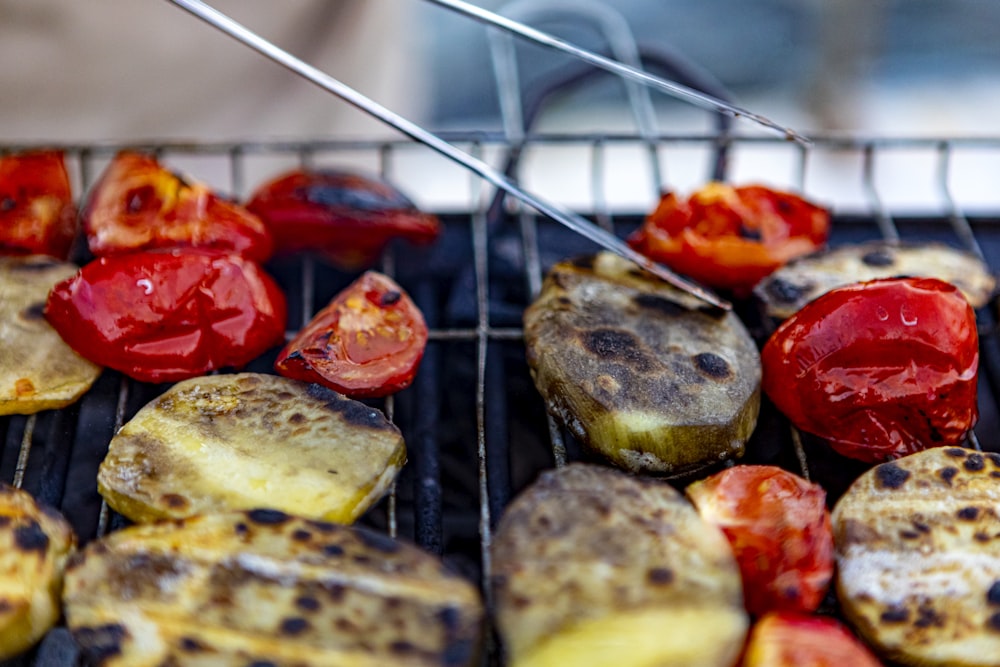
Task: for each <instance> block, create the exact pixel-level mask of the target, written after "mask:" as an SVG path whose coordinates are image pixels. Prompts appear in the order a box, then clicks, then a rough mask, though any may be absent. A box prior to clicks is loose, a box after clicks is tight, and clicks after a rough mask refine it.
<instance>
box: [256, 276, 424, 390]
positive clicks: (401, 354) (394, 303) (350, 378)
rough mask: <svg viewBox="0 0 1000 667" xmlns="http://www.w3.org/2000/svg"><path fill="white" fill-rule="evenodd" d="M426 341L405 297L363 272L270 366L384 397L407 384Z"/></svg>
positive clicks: (416, 314)
mask: <svg viewBox="0 0 1000 667" xmlns="http://www.w3.org/2000/svg"><path fill="white" fill-rule="evenodd" d="M426 346H427V325H426V324H425V322H424V318H423V315H422V314H421V313H420V310H419V309H418V308H417V307H416V305H415V304H414V303H413V301H411V300H410V297H409V296H407V295H406V293H405V292H404V291H403V290H402V288H401V287H399V285H397V284H396V283H395V281H393V280H392V279H391V278H389V277H388V276H385V275H382V274H381V273H377V272H375V271H368V272H366V273H364V274H363V275H362V276H361V277H360V278H358V279H357V280H356V281H355V282H353V283H351V284H350V285H349V286H348V287H347V288H346V289H344V290H343V291H342V292H341V293H340V294H338V295H337V296H336V297H335V298H334V299H333V301H331V302H330V304H329V305H328V306H327V307H326V308H324V309H323V310H321V311H320V312H319V313H317V314H316V316H315V317H314V318H313V319H312V321H311V322H310V323H309V324H308V325H307V326H306V327H304V328H303V329H302V331H300V332H299V333H298V335H296V336H295V338H294V339H293V340H292V341H291V342H290V343H288V345H286V346H285V348H284V349H283V350H282V351H281V353H280V354H279V355H278V359H277V361H276V362H275V369H276V370H277V371H278V373H280V374H281V375H285V376H287V377H291V378H295V379H299V380H304V381H306V382H318V383H320V384H323V385H325V386H327V387H330V388H331V389H334V390H336V391H339V392H341V393H343V394H346V395H348V396H353V397H359V398H364V397H377V396H386V395H388V394H391V393H394V392H397V391H399V390H400V389H403V388H405V387H407V386H409V385H410V383H411V382H412V381H413V377H414V375H415V374H416V372H417V367H418V366H419V364H420V360H421V359H422V357H423V354H424V349H425V348H426Z"/></svg>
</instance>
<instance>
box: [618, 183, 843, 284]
mask: <svg viewBox="0 0 1000 667" xmlns="http://www.w3.org/2000/svg"><path fill="white" fill-rule="evenodd" d="M829 235H830V214H829V213H828V211H827V210H826V209H825V208H823V207H821V206H818V205H816V204H813V203H811V202H809V201H807V200H805V199H803V198H802V197H800V196H798V195H795V194H792V193H789V192H782V191H779V190H773V189H771V188H767V187H764V186H761V185H747V186H742V187H734V186H732V185H727V184H725V183H709V184H708V185H706V186H705V187H704V188H702V189H701V190H699V191H697V192H695V193H694V194H692V195H691V196H690V197H688V198H687V199H682V198H680V197H678V196H677V194H675V193H673V192H665V193H664V194H663V196H662V197H661V198H660V203H659V205H657V207H656V209H655V210H654V211H653V212H652V213H651V214H649V215H648V216H647V217H646V220H645V222H644V223H643V225H642V227H641V228H640V229H639V230H637V231H636V232H635V233H634V234H632V235H631V236H630V237H629V239H628V243H629V245H631V246H632V247H633V248H635V249H636V250H638V251H639V252H641V253H643V254H644V255H646V256H648V257H650V258H651V259H653V260H655V261H657V262H661V263H663V264H666V265H667V266H669V267H670V268H672V269H673V270H675V271H677V272H679V273H683V274H685V275H688V276H690V277H692V278H694V279H695V280H698V281H699V282H702V283H704V284H706V285H709V286H710V287H717V288H720V289H728V290H733V291H734V292H736V293H737V294H740V295H743V294H747V293H749V291H750V290H751V289H752V288H753V286H754V285H756V284H757V282H759V281H760V280H761V279H762V278H764V277H765V276H767V275H769V274H770V273H771V272H773V271H774V270H775V269H777V268H778V267H780V266H782V265H784V264H785V263H786V262H788V261H789V260H791V259H793V258H795V257H800V256H802V255H807V254H809V253H811V252H814V251H816V250H818V249H820V248H822V247H823V246H824V245H826V241H827V238H828V237H829Z"/></svg>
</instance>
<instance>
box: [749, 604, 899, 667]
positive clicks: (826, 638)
mask: <svg viewBox="0 0 1000 667" xmlns="http://www.w3.org/2000/svg"><path fill="white" fill-rule="evenodd" d="M881 664H882V663H881V662H879V660H878V658H876V657H875V656H874V655H872V653H871V651H869V650H868V648H867V647H865V645H864V644H862V643H861V641H860V640H859V639H858V638H857V637H855V636H854V635H853V634H851V631H850V630H848V629H847V628H846V627H844V625H843V624H841V623H839V622H838V621H836V620H834V619H832V618H825V617H821V616H806V615H803V614H777V613H776V614H768V615H767V616H765V617H764V618H762V619H760V620H759V621H758V622H757V623H756V624H755V625H754V627H753V629H752V630H751V631H750V640H749V643H748V644H747V648H746V653H745V654H744V657H743V667H880V665H881Z"/></svg>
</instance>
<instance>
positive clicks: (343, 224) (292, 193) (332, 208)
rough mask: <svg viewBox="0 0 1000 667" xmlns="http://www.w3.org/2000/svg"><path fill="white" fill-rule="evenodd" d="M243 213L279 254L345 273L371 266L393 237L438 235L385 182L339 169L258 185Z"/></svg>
mask: <svg viewBox="0 0 1000 667" xmlns="http://www.w3.org/2000/svg"><path fill="white" fill-rule="evenodd" d="M247 208H248V209H249V210H250V211H251V212H253V213H255V214H257V215H258V216H260V218H261V219H262V220H264V222H265V223H266V224H267V226H268V228H269V229H270V231H271V233H272V235H273V236H274V240H275V246H276V248H277V250H278V251H279V252H286V253H290V252H301V251H314V252H319V253H321V254H323V255H325V256H326V257H327V258H328V259H329V260H330V261H331V263H333V264H334V265H335V266H338V267H340V268H341V269H344V270H346V271H354V270H357V269H363V268H367V267H369V266H371V265H372V264H373V263H374V262H375V261H376V260H377V259H378V257H379V256H380V255H381V253H382V251H383V250H384V248H385V246H386V244H388V243H389V241H391V240H392V239H394V238H401V239H404V240H406V241H409V242H411V243H416V244H427V243H431V242H432V241H434V240H435V239H436V238H437V237H438V236H439V235H440V233H441V223H440V222H439V221H438V219H437V217H436V216H434V215H431V214H429V213H423V212H421V211H420V210H418V209H417V207H416V206H415V205H414V204H413V202H411V201H410V200H409V199H408V198H407V197H406V196H405V195H403V194H402V193H401V192H399V191H398V190H397V189H396V188H395V187H393V186H392V185H390V184H389V183H387V182H385V181H383V180H380V179H376V178H372V177H369V176H363V175H361V174H355V173H350V172H346V171H339V170H295V171H292V172H289V173H287V174H283V175H282V176H279V177H277V178H275V179H273V180H271V181H269V182H267V183H264V184H263V185H261V186H260V187H259V188H258V189H257V191H256V192H254V194H253V196H252V197H251V198H250V201H249V202H248V203H247Z"/></svg>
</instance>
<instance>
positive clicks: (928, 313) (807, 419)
mask: <svg viewBox="0 0 1000 667" xmlns="http://www.w3.org/2000/svg"><path fill="white" fill-rule="evenodd" d="M761 362H762V365H763V371H764V375H763V384H762V386H763V389H764V392H765V393H766V394H767V395H768V397H770V399H771V400H772V401H773V402H774V404H775V405H776V406H777V408H778V409H779V410H780V411H781V412H782V413H784V414H785V416H786V417H788V419H789V420H790V421H791V422H792V424H794V425H795V426H796V427H798V428H800V429H801V430H803V431H806V432H808V433H812V434H814V435H817V436H819V437H820V438H823V439H824V440H826V441H828V442H829V443H830V445H831V446H832V447H833V449H834V450H836V451H837V452H839V453H841V454H842V455H844V456H848V457H850V458H855V459H859V460H861V461H866V462H869V463H876V462H882V461H887V460H890V459H894V458H899V457H901V456H905V455H907V454H912V453H914V452H918V451H921V450H923V449H927V448H928V447H939V446H948V445H957V444H960V443H961V442H962V441H963V439H964V438H965V436H966V434H967V433H968V432H969V430H970V429H972V427H973V426H974V425H975V423H976V420H977V418H978V414H979V413H978V408H977V404H976V389H977V387H976V381H977V375H978V363H979V337H978V333H977V331H976V317H975V313H974V312H973V310H972V307H971V306H970V305H969V304H968V302H967V301H966V300H965V298H964V297H963V296H962V294H961V292H959V291H958V289H956V288H955V287H954V286H952V285H950V284H948V283H945V282H942V281H940V280H936V279H933V278H923V279H916V278H889V279H883V280H873V281H871V282H867V283H857V284H854V285H849V286H845V287H841V288H839V289H835V290H833V291H831V292H828V293H827V294H824V295H823V296H820V297H819V298H817V299H816V300H814V301H812V302H810V303H808V304H806V306H805V307H804V308H802V310H800V311H799V312H798V313H796V314H795V315H793V316H792V317H791V318H789V319H787V320H785V322H783V323H782V325H781V326H780V327H779V328H778V329H777V331H775V332H774V334H773V335H772V336H771V338H770V339H769V340H768V341H767V343H766V344H765V345H764V349H763V351H762V353H761Z"/></svg>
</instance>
